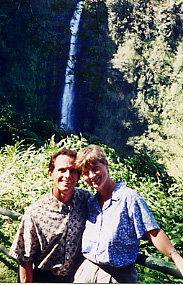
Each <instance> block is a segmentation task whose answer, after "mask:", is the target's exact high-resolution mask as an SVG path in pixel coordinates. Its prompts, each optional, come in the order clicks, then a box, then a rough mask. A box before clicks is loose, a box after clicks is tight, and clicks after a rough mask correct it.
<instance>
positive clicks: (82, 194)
mask: <svg viewBox="0 0 183 285" xmlns="http://www.w3.org/2000/svg"><path fill="white" fill-rule="evenodd" d="M74 190H75V193H76V195H77V197H78V198H80V199H83V198H84V199H87V200H88V199H89V198H90V197H91V195H92V193H91V192H90V191H88V190H86V189H83V188H78V187H75V188H74Z"/></svg>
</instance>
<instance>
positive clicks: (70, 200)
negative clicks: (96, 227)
mask: <svg viewBox="0 0 183 285" xmlns="http://www.w3.org/2000/svg"><path fill="white" fill-rule="evenodd" d="M75 159H76V153H75V152H73V151H72V150H68V149H62V150H60V151H58V152H57V153H55V154H54V155H53V156H52V157H51V160H50V164H49V170H48V174H49V176H50V178H51V179H52V180H53V189H52V191H51V192H50V193H48V194H46V195H45V196H44V197H42V198H41V199H39V200H38V201H36V202H35V203H34V204H32V205H31V206H30V207H29V208H28V209H27V211H26V212H25V214H24V216H23V219H22V221H21V224H20V227H19V229H18V231H17V234H16V235H15V239H14V241H13V244H12V246H11V249H10V255H11V256H12V257H14V258H16V259H18V260H19V262H20V265H19V279H20V282H23V283H25V282H29V283H30V282H31V283H32V282H36V283H38V282H41V283H45V282H49V283H53V282H59V283H68V282H72V281H73V275H74V273H75V270H76V269H77V267H78V266H79V264H80V262H81V260H82V255H81V236H82V233H83V230H84V226H85V220H86V215H87V208H86V204H87V200H88V198H89V196H90V194H89V192H88V191H86V190H83V189H76V188H74V187H75V185H76V183H77V181H78V179H79V172H78V171H77V170H76V168H75Z"/></svg>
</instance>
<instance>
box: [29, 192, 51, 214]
mask: <svg viewBox="0 0 183 285" xmlns="http://www.w3.org/2000/svg"><path fill="white" fill-rule="evenodd" d="M49 200H50V193H47V194H45V195H44V196H42V197H41V198H39V199H38V200H36V201H35V202H33V203H32V204H31V205H30V206H29V207H28V208H27V210H26V213H27V212H29V213H30V212H34V211H36V210H37V209H38V208H40V207H41V208H42V207H43V206H45V205H46V204H47V203H49Z"/></svg>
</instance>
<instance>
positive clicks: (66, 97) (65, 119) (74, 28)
mask: <svg viewBox="0 0 183 285" xmlns="http://www.w3.org/2000/svg"><path fill="white" fill-rule="evenodd" d="M83 3H84V1H80V2H78V4H77V6H76V10H75V12H74V15H73V17H72V19H71V21H70V30H71V39H70V50H69V59H68V62H67V67H66V72H65V86H64V91H63V96H62V107H61V125H62V124H64V125H65V127H66V128H67V129H68V128H70V129H73V120H72V118H73V116H72V114H73V110H72V105H73V101H74V66H75V62H76V58H75V57H76V54H77V47H76V41H77V32H78V29H79V23H80V19H81V13H82V9H83Z"/></svg>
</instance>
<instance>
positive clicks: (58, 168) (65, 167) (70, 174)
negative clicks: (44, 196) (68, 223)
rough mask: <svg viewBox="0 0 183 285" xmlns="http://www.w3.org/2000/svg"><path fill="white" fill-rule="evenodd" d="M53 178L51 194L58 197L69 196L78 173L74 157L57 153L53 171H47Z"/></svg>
mask: <svg viewBox="0 0 183 285" xmlns="http://www.w3.org/2000/svg"><path fill="white" fill-rule="evenodd" d="M48 174H49V176H50V177H51V178H52V180H53V195H54V196H55V197H56V198H57V199H58V200H61V199H60V197H63V196H64V197H70V198H71V196H72V195H73V193H74V187H75V185H76V183H77V181H78V178H79V177H78V173H77V170H76V168H75V159H74V158H73V157H70V156H67V155H59V156H57V158H56V160H55V168H54V170H53V172H50V171H48Z"/></svg>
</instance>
